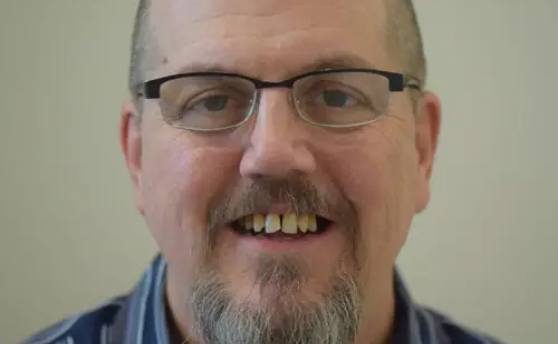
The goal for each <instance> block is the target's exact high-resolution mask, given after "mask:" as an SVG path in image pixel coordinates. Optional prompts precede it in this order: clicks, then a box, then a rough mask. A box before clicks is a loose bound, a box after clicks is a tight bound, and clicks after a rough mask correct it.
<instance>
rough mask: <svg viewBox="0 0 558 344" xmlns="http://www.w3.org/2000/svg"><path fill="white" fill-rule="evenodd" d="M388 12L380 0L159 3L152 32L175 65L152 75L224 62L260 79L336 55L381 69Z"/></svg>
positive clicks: (154, 10) (169, 0) (168, 0)
mask: <svg viewBox="0 0 558 344" xmlns="http://www.w3.org/2000/svg"><path fill="white" fill-rule="evenodd" d="M380 4H381V6H380ZM384 13H385V8H384V6H383V1H379V0H353V1H333V0H305V1H300V0H296V1H295V0H257V1H255V0H189V1H184V0H160V1H156V2H154V3H153V8H152V16H153V17H152V19H153V20H152V23H153V24H154V25H153V27H152V30H153V31H152V32H153V33H154V34H155V37H156V39H157V41H158V45H159V47H160V49H161V54H162V55H163V57H162V58H161V59H160V60H162V59H163V58H166V59H168V60H169V63H168V65H167V66H164V68H163V69H160V68H156V69H155V70H156V71H155V70H154V73H155V74H165V73H172V72H177V71H179V70H181V69H184V68H185V66H188V64H191V63H197V62H209V63H210V64H211V63H214V64H219V63H221V64H222V62H223V60H226V64H227V65H235V66H237V68H234V69H237V71H238V69H243V70H250V71H253V72H254V73H252V74H257V73H259V71H261V70H262V69H265V66H266V65H277V63H279V64H281V62H284V63H283V66H282V67H288V66H289V61H288V60H290V61H295V60H296V59H298V60H299V61H300V62H301V63H302V64H311V63H312V61H308V57H305V56H304V55H310V54H313V55H317V54H326V55H327V54H328V53H330V52H331V50H334V51H343V50H345V51H347V52H348V53H349V54H353V55H357V56H361V57H364V58H368V60H369V61H370V62H371V63H375V60H374V56H370V55H374V54H372V52H373V51H377V52H376V53H378V52H380V53H381V52H383V51H384V50H385V49H384V48H383V46H384V45H385V41H384V36H385V35H384V27H385V25H384V23H385V15H384ZM373 46H376V47H375V49H370V47H373ZM379 46H381V47H382V48H381V49H380V48H379ZM297 55H298V56H297ZM367 55H368V56H367ZM286 58H287V59H288V60H286ZM159 67H160V66H159ZM157 69H158V70H157ZM148 74H150V73H149V72H148ZM153 76H157V75H153ZM252 76H254V77H256V76H257V75H252Z"/></svg>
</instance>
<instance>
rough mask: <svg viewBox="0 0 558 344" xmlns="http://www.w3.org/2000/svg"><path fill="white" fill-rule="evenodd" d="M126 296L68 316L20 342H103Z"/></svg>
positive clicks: (31, 343)
mask: <svg viewBox="0 0 558 344" xmlns="http://www.w3.org/2000/svg"><path fill="white" fill-rule="evenodd" d="M126 299H127V297H125V296H122V297H117V298H114V299H112V300H111V301H109V302H107V303H105V304H103V305H101V306H99V307H97V308H95V309H92V310H89V311H86V312H83V313H79V314H76V315H73V316H71V317H68V318H66V319H64V320H62V321H60V322H58V323H56V324H54V325H52V326H50V327H48V328H46V329H44V330H42V331H40V332H38V333H36V334H35V335H33V336H32V337H30V338H28V339H26V340H25V341H23V342H22V343H21V344H62V343H63V344H74V343H79V344H82V343H83V344H88V343H104V341H103V338H108V336H109V334H110V333H109V332H110V330H111V326H112V325H113V323H114V320H115V318H116V315H117V314H118V313H119V312H120V310H121V309H122V306H123V305H124V302H125V301H126Z"/></svg>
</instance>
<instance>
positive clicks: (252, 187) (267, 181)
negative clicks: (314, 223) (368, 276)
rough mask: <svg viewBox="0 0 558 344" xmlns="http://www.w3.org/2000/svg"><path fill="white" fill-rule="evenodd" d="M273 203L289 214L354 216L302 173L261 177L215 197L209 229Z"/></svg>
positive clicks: (347, 206)
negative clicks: (216, 200) (287, 210)
mask: <svg viewBox="0 0 558 344" xmlns="http://www.w3.org/2000/svg"><path fill="white" fill-rule="evenodd" d="M276 205H281V206H285V207H287V208H288V209H289V211H290V212H293V213H297V214H304V213H312V214H317V215H320V216H322V217H325V218H328V219H336V220H341V221H345V222H348V223H351V222H354V221H350V220H354V218H355V211H354V208H353V207H352V206H351V204H350V202H348V201H346V200H344V199H340V198H339V197H332V196H331V195H327V194H325V193H324V192H323V191H320V190H319V189H318V188H317V187H316V186H315V185H314V184H313V183H312V182H310V181H309V180H308V179H306V178H304V177H302V176H299V175H293V176H290V177H288V178H281V179H278V178H261V179H255V180H253V181H252V182H251V183H250V184H249V185H247V186H244V187H241V188H238V189H236V190H232V191H230V192H228V193H227V194H226V195H224V197H220V198H219V200H218V202H217V203H215V204H214V205H213V206H212V207H211V208H210V210H209V214H208V222H207V223H208V229H209V232H210V233H211V232H213V231H215V229H216V228H218V227H219V226H220V225H223V224H226V223H230V222H232V221H235V220H238V219H239V218H241V217H243V216H246V215H249V214H261V213H264V214H265V213H267V212H268V211H269V209H270V208H271V207H273V206H276Z"/></svg>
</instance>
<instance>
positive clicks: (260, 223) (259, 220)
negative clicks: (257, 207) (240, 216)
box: [254, 214, 265, 233]
mask: <svg viewBox="0 0 558 344" xmlns="http://www.w3.org/2000/svg"><path fill="white" fill-rule="evenodd" d="M264 227H265V217H264V216H263V215H262V214H256V215H254V232H256V233H261V232H262V230H263V229H264Z"/></svg>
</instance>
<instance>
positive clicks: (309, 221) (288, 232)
mask: <svg viewBox="0 0 558 344" xmlns="http://www.w3.org/2000/svg"><path fill="white" fill-rule="evenodd" d="M332 223H333V222H332V221H330V220H328V219H326V218H324V217H321V216H318V215H315V214H294V213H287V214H252V215H247V216H244V217H241V218H240V219H238V220H236V221H234V222H232V223H231V224H230V225H231V227H232V229H233V230H234V231H235V232H237V233H238V234H240V235H244V236H255V237H262V238H269V239H273V238H283V239H289V238H290V239H297V238H302V237H309V236H314V235H320V234H323V233H325V232H326V231H327V230H328V228H329V227H330V226H331V224H332Z"/></svg>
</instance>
